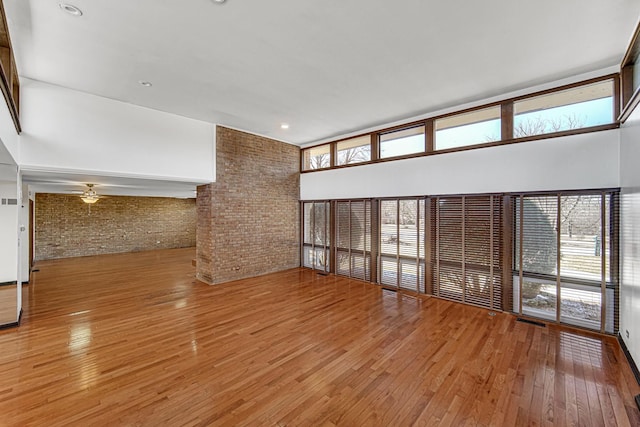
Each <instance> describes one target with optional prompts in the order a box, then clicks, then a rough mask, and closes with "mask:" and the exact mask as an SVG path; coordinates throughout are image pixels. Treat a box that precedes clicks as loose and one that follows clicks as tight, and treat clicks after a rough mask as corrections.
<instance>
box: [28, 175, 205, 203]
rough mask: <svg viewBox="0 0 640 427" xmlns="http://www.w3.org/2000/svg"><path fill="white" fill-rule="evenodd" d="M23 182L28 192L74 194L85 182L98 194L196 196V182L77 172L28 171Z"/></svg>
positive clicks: (83, 187)
mask: <svg viewBox="0 0 640 427" xmlns="http://www.w3.org/2000/svg"><path fill="white" fill-rule="evenodd" d="M23 183H26V184H29V191H31V192H32V193H77V194H80V193H82V191H84V190H86V189H87V187H86V184H94V190H96V192H97V193H98V195H100V196H109V195H111V196H115V195H118V196H147V197H182V198H192V197H196V193H195V188H196V185H199V184H197V183H191V182H174V181H159V180H151V179H140V178H122V177H115V176H99V175H89V174H84V175H77V174H69V173H52V172H49V171H43V172H37V171H28V172H26V173H24V175H23Z"/></svg>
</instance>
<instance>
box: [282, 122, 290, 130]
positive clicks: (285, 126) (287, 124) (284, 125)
mask: <svg viewBox="0 0 640 427" xmlns="http://www.w3.org/2000/svg"><path fill="white" fill-rule="evenodd" d="M280 129H289V123H283V124H281V125H280Z"/></svg>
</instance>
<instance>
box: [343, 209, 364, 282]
mask: <svg viewBox="0 0 640 427" xmlns="http://www.w3.org/2000/svg"><path fill="white" fill-rule="evenodd" d="M336 273H337V274H340V275H343V276H347V277H354V278H358V279H362V280H367V281H371V202H370V201H368V200H356V201H350V200H348V201H342V200H341V201H338V202H336Z"/></svg>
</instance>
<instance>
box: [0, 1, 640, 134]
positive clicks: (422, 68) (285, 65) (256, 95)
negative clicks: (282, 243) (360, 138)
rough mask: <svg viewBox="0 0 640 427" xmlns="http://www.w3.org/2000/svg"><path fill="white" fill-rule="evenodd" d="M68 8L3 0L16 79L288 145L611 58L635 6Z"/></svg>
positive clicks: (200, 4) (129, 4)
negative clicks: (283, 126) (75, 12)
mask: <svg viewBox="0 0 640 427" xmlns="http://www.w3.org/2000/svg"><path fill="white" fill-rule="evenodd" d="M69 3H71V4H73V5H74V6H77V7H78V8H79V9H81V10H82V12H83V14H82V16H80V17H74V16H72V15H70V14H68V13H65V12H64V11H62V10H61V9H60V7H59V5H58V2H57V1H54V0H47V1H45V0H5V8H6V11H7V16H8V24H9V28H10V31H11V36H12V40H13V45H14V50H15V55H16V61H17V65H18V70H19V73H20V74H21V75H22V76H24V77H28V78H31V79H36V80H41V81H44V82H49V83H53V84H56V85H61V86H65V87H69V88H72V89H76V90H80V91H85V92H89V93H92V94H97V95H101V96H105V97H108V98H113V99H117V100H121V101H125V102H129V103H133V104H137V105H142V106H146V107H150V108H154V109H158V110H162V111H167V112H171V113H175V114H178V115H183V116H187V117H191V118H196V119H200V120H205V121H208V122H214V123H219V124H222V125H227V126H232V127H235V128H239V129H243V130H247V131H250V132H254V133H258V134H262V135H266V136H270V137H274V138H277V139H280V140H284V141H287V142H291V143H294V144H306V143H311V142H314V141H319V140H323V139H326V138H331V137H333V136H337V135H342V134H346V133H349V132H353V131H357V130H359V129H364V128H368V127H372V126H376V125H381V124H383V123H388V122H391V121H395V120H399V119H402V118H408V117H411V116H415V115H418V114H423V113H427V112H429V111H434V110H437V109H441V108H446V107H450V106H455V105H459V104H461V103H464V102H469V101H474V100H479V99H483V98H487V97H490V96H494V95H499V94H501V93H504V92H506V91H510V90H516V89H520V88H525V87H529V86H531V85H534V84H538V83H544V82H548V81H552V80H556V79H559V78H564V77H568V76H572V75H576V74H578V73H581V72H588V71H593V70H597V69H601V68H604V67H607V66H612V65H616V64H619V62H620V60H621V58H622V55H623V53H624V50H625V47H626V45H627V43H628V41H629V38H630V36H631V34H632V32H633V29H634V26H635V25H636V22H637V20H638V16H639V13H640V2H638V1H637V0H614V1H603V0H563V1H557V0H537V1H527V2H524V1H512V0H487V1H483V2H479V1H468V0H450V1H434V0H400V1H390V2H386V1H377V0H328V1H324V2H319V1H309V0H307V1H300V0H272V1H265V0H227V1H226V2H225V3H223V4H217V3H216V2H214V1H212V0H189V1H185V0H135V1H132V0H109V1H93V0H69ZM140 81H149V82H152V84H153V86H151V87H144V86H142V85H141V84H140V83H139V82H140ZM282 123H288V124H289V125H290V128H289V129H288V130H283V129H281V128H280V126H281V124H282Z"/></svg>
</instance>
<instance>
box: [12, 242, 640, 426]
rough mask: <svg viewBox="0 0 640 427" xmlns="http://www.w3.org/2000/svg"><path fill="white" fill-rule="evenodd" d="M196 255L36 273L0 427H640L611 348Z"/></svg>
mask: <svg viewBox="0 0 640 427" xmlns="http://www.w3.org/2000/svg"><path fill="white" fill-rule="evenodd" d="M192 258H194V250H193V249H177V250H176V249H174V250H165V251H154V252H143V253H136V254H124V255H107V256H98V257H87V258H77V259H69V260H62V261H48V262H40V263H38V265H37V267H38V268H39V269H40V271H39V272H38V273H35V274H34V276H33V277H32V278H31V284H30V285H29V287H28V288H29V293H28V295H25V307H24V308H25V313H24V320H23V324H22V326H21V327H20V328H17V329H9V330H4V331H0V425H8V426H13V425H20V426H22V425H46V426H56V425H81V426H88V425H92V426H96V425H110V426H113V425H150V426H158V425H225V426H226V425H229V426H235V425H250V426H254V425H255V426H263V425H266V426H269V425H272V426H285V425H286V426H331V425H344V426H366V425H371V426H405V425H425V426H433V425H443V426H444V425H472V426H476V425H478V426H485V425H486V426H488V425H495V426H502V425H504V426H514V425H542V426H545V425H547V426H551V425H553V426H556V425H557V426H562V425H578V426H600V425H610V426H638V425H640V413H639V412H638V410H637V409H636V406H635V403H634V401H633V397H634V395H636V394H638V393H640V388H639V387H638V384H637V383H636V382H635V379H634V377H633V375H632V373H631V370H630V368H629V366H628V365H627V362H626V360H625V358H624V355H623V353H622V351H621V350H620V348H619V346H618V344H617V342H616V341H615V339H614V338H612V337H603V336H599V335H595V334H593V335H591V334H587V333H584V332H576V331H573V330H570V329H566V328H561V327H555V326H549V327H546V328H542V327H539V326H534V325H529V324H525V323H521V322H516V321H515V317H513V316H511V315H509V314H505V313H498V314H497V315H496V316H490V315H489V312H488V311H487V310H483V309H479V308H475V307H470V306H464V305H460V304H456V303H452V302H447V301H443V300H439V299H436V298H425V299H415V298H412V297H409V296H404V295H401V294H396V293H393V292H390V291H384V290H382V289H380V288H378V287H376V286H375V285H371V284H367V283H363V282H358V281H352V280H348V279H344V278H340V277H334V276H329V277H324V276H320V275H317V274H314V273H313V272H311V271H308V270H304V269H294V270H289V271H285V272H281V273H276V274H272V275H268V276H263V277H259V278H254V279H248V280H242V281H238V282H234V283H228V284H225V285H218V286H208V285H205V284H202V283H199V282H196V281H195V280H194V268H193V267H192V265H191V260H192Z"/></svg>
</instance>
